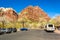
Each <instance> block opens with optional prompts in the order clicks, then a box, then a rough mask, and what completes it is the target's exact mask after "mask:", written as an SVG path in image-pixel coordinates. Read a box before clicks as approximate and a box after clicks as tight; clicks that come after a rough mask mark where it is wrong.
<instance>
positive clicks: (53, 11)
mask: <svg viewBox="0 0 60 40" xmlns="http://www.w3.org/2000/svg"><path fill="white" fill-rule="evenodd" d="M29 5H32V6H39V7H40V8H42V9H43V10H44V12H46V13H47V14H48V15H49V16H50V17H53V16H55V15H60V0H0V7H5V8H7V7H12V8H13V9H14V10H16V11H17V12H18V13H19V12H21V11H22V10H23V9H24V8H25V7H27V6H29Z"/></svg>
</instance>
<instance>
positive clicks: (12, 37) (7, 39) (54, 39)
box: [0, 30, 60, 40]
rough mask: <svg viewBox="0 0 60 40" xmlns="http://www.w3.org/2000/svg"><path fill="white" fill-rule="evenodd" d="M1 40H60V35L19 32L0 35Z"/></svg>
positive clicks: (30, 31) (31, 31)
mask: <svg viewBox="0 0 60 40" xmlns="http://www.w3.org/2000/svg"><path fill="white" fill-rule="evenodd" d="M0 40H60V34H56V33H50V32H45V31H43V30H29V31H18V32H16V33H10V34H3V35H0Z"/></svg>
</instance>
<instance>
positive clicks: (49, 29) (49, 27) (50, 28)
mask: <svg viewBox="0 0 60 40" xmlns="http://www.w3.org/2000/svg"><path fill="white" fill-rule="evenodd" d="M44 30H45V31H47V32H54V31H55V26H54V24H47V25H45V27H44Z"/></svg>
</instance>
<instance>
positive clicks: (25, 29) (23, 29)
mask: <svg viewBox="0 0 60 40" xmlns="http://www.w3.org/2000/svg"><path fill="white" fill-rule="evenodd" d="M20 30H21V31H28V29H27V28H21V29H20Z"/></svg>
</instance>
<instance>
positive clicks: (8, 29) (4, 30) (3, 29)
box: [1, 28, 12, 33]
mask: <svg viewBox="0 0 60 40" xmlns="http://www.w3.org/2000/svg"><path fill="white" fill-rule="evenodd" d="M1 31H2V32H3V33H11V32H12V31H11V28H2V29H1Z"/></svg>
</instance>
